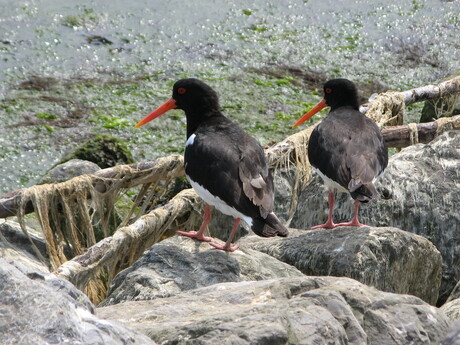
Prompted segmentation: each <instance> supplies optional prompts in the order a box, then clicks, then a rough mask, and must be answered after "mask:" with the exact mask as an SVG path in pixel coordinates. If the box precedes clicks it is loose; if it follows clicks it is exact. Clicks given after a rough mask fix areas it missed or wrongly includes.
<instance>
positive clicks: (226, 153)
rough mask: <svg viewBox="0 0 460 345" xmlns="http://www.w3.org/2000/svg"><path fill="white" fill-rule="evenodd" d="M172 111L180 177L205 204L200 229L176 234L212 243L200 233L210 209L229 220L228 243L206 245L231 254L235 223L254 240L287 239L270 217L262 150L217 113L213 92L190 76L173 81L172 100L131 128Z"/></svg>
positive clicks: (267, 176) (271, 190) (271, 198)
mask: <svg viewBox="0 0 460 345" xmlns="http://www.w3.org/2000/svg"><path fill="white" fill-rule="evenodd" d="M175 108H177V109H182V110H183V111H184V112H185V116H186V119H187V141H186V143H185V153H184V162H185V174H186V177H187V179H188V181H189V182H190V184H191V185H192V187H193V188H194V189H195V191H196V192H197V194H198V195H199V196H200V197H201V198H202V199H203V201H204V202H205V207H204V215H203V222H202V224H201V227H200V229H199V230H198V231H190V232H183V231H180V232H178V233H179V234H180V235H184V236H188V237H192V238H196V239H198V240H200V241H207V242H209V241H211V240H212V239H211V238H209V237H205V236H204V235H203V233H204V231H205V229H206V226H207V225H208V223H209V222H210V220H211V210H210V206H209V205H212V206H214V207H215V208H217V209H218V210H219V211H220V212H222V213H224V214H226V215H230V216H233V218H234V223H233V228H232V231H231V234H230V236H229V238H228V240H227V242H226V243H225V244H224V245H222V244H220V243H216V242H210V244H211V245H212V246H213V247H215V248H217V249H222V250H225V251H230V252H232V251H234V250H236V249H237V248H238V246H239V245H238V244H236V245H234V246H232V241H233V238H234V236H235V233H236V230H237V229H238V225H239V223H240V220H243V221H244V222H245V223H246V224H247V225H248V226H249V227H250V228H251V229H252V230H253V231H254V232H255V233H256V234H257V235H259V236H262V237H272V236H283V237H285V236H287V235H288V230H287V229H286V227H285V226H284V225H283V224H282V223H281V221H280V220H279V219H278V217H277V216H276V215H275V214H274V213H273V208H274V186H273V178H272V176H271V173H270V171H269V170H268V166H267V162H266V159H265V153H264V151H263V149H262V146H261V145H260V144H259V143H258V142H257V140H256V139H254V138H253V137H251V136H250V135H249V134H247V133H246V132H244V131H243V130H242V129H241V127H240V126H238V125H237V124H235V123H233V122H232V121H230V120H229V119H228V118H227V117H225V116H224V115H223V114H222V113H221V111H220V106H219V99H218V97H217V94H216V92H215V91H214V90H213V89H212V88H211V87H210V86H208V85H207V84H205V83H204V82H202V81H200V80H198V79H194V78H190V79H182V80H179V81H177V82H176V83H175V84H174V87H173V94H172V97H171V98H170V99H169V100H168V101H166V102H165V103H164V104H163V105H161V106H160V107H159V108H157V109H156V110H154V111H153V112H152V113H151V114H150V115H148V116H146V117H145V118H144V119H143V120H141V121H140V122H139V123H138V124H137V125H136V127H140V126H142V125H144V124H146V123H147V122H149V121H151V120H153V119H155V118H157V117H159V116H160V115H162V114H164V113H165V112H167V111H168V110H170V109H175Z"/></svg>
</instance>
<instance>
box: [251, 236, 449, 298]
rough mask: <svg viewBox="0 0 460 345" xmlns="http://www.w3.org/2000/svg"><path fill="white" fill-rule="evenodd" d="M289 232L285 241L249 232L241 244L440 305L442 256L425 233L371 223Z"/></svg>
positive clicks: (310, 269) (309, 271)
mask: <svg viewBox="0 0 460 345" xmlns="http://www.w3.org/2000/svg"><path fill="white" fill-rule="evenodd" d="M290 232H291V237H289V238H284V239H282V238H270V239H262V238H259V237H255V236H251V237H250V238H249V237H248V238H245V239H244V240H243V241H242V245H244V246H245V247H251V248H252V249H256V250H260V251H262V252H264V253H267V254H270V255H272V256H273V257H275V258H276V259H278V260H281V261H283V262H286V263H287V264H290V265H293V266H295V267H296V268H298V269H299V270H300V271H302V272H303V273H304V274H306V275H317V276H339V277H340V276H344V277H350V278H353V279H356V280H358V281H360V282H361V283H363V284H366V285H370V286H374V287H376V288H377V289H380V290H383V291H388V292H395V293H402V294H412V295H415V296H417V297H420V298H421V299H423V300H424V301H426V302H428V303H430V304H435V303H436V300H437V298H438V290H439V286H440V283H441V255H440V253H439V251H438V250H437V249H436V248H435V246H434V245H433V244H432V243H431V242H430V241H428V240H427V239H425V238H423V237H421V236H418V235H415V234H411V233H409V232H406V231H402V230H399V229H395V228H373V227H360V228H356V227H342V228H336V229H318V230H312V231H297V232H296V231H295V230H294V229H291V230H290ZM296 235H297V236H296ZM292 236H294V237H292Z"/></svg>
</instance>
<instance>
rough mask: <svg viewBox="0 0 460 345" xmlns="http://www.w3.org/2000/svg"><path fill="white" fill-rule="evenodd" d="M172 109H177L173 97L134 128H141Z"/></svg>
mask: <svg viewBox="0 0 460 345" xmlns="http://www.w3.org/2000/svg"><path fill="white" fill-rule="evenodd" d="M171 109H176V101H175V100H174V98H172V97H171V98H170V99H168V100H167V101H166V102H164V103H163V104H162V105H160V106H159V107H158V108H156V109H155V110H154V111H152V112H151V113H150V114H149V115H147V116H146V117H144V118H143V119H142V120H140V121H139V122H138V123H137V124H136V125H135V126H134V127H136V128H139V127H141V126H143V125H145V124H146V123H147V122H150V121H152V120H154V119H156V118H157V117H159V116H161V115H163V114H164V113H166V112H167V111H168V110H171Z"/></svg>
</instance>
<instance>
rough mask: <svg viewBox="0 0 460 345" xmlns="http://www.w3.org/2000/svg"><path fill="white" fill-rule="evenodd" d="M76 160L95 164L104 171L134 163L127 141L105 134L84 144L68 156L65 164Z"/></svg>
mask: <svg viewBox="0 0 460 345" xmlns="http://www.w3.org/2000/svg"><path fill="white" fill-rule="evenodd" d="M74 158H77V159H82V160H87V161H90V162H93V163H95V164H97V165H98V166H99V167H101V168H102V169H104V168H110V167H113V166H115V165H120V164H131V163H134V159H133V156H132V154H131V152H130V151H129V149H128V147H127V145H126V141H124V140H121V139H118V138H116V137H113V136H110V135H105V134H102V135H98V136H95V137H94V138H92V139H91V140H88V141H87V142H86V143H83V144H82V145H81V146H79V147H77V148H76V149H75V150H74V151H73V152H71V153H70V154H68V155H67V156H66V157H65V158H64V159H63V162H65V161H68V160H70V159H74Z"/></svg>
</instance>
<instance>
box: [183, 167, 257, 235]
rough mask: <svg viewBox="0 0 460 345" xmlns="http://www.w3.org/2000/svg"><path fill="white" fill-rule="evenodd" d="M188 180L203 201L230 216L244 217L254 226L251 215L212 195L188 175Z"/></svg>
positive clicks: (244, 219) (248, 223)
mask: <svg viewBox="0 0 460 345" xmlns="http://www.w3.org/2000/svg"><path fill="white" fill-rule="evenodd" d="M186 176H187V175H186ZM187 180H188V182H190V184H191V185H192V187H193V189H195V191H196V192H197V194H198V195H199V196H200V197H201V199H203V201H204V202H205V203H207V204H208V205H211V206H214V207H215V208H217V209H218V210H219V211H220V212H222V213H223V214H226V215H228V216H232V217H233V218H240V219H242V220H243V221H244V222H245V223H246V224H247V225H249V227H251V226H252V219H251V218H250V217H248V216H245V215H244V214H242V213H241V212H239V211H237V210H236V209H234V208H233V207H231V206H229V205H228V204H227V203H226V202H225V201H223V200H222V199H221V198H219V197H217V196H214V195H212V194H211V193H210V192H209V191H208V190H207V189H206V188H204V187H203V186H202V185H200V184H199V183H197V182H195V181H193V180H192V179H190V177H188V176H187Z"/></svg>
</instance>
